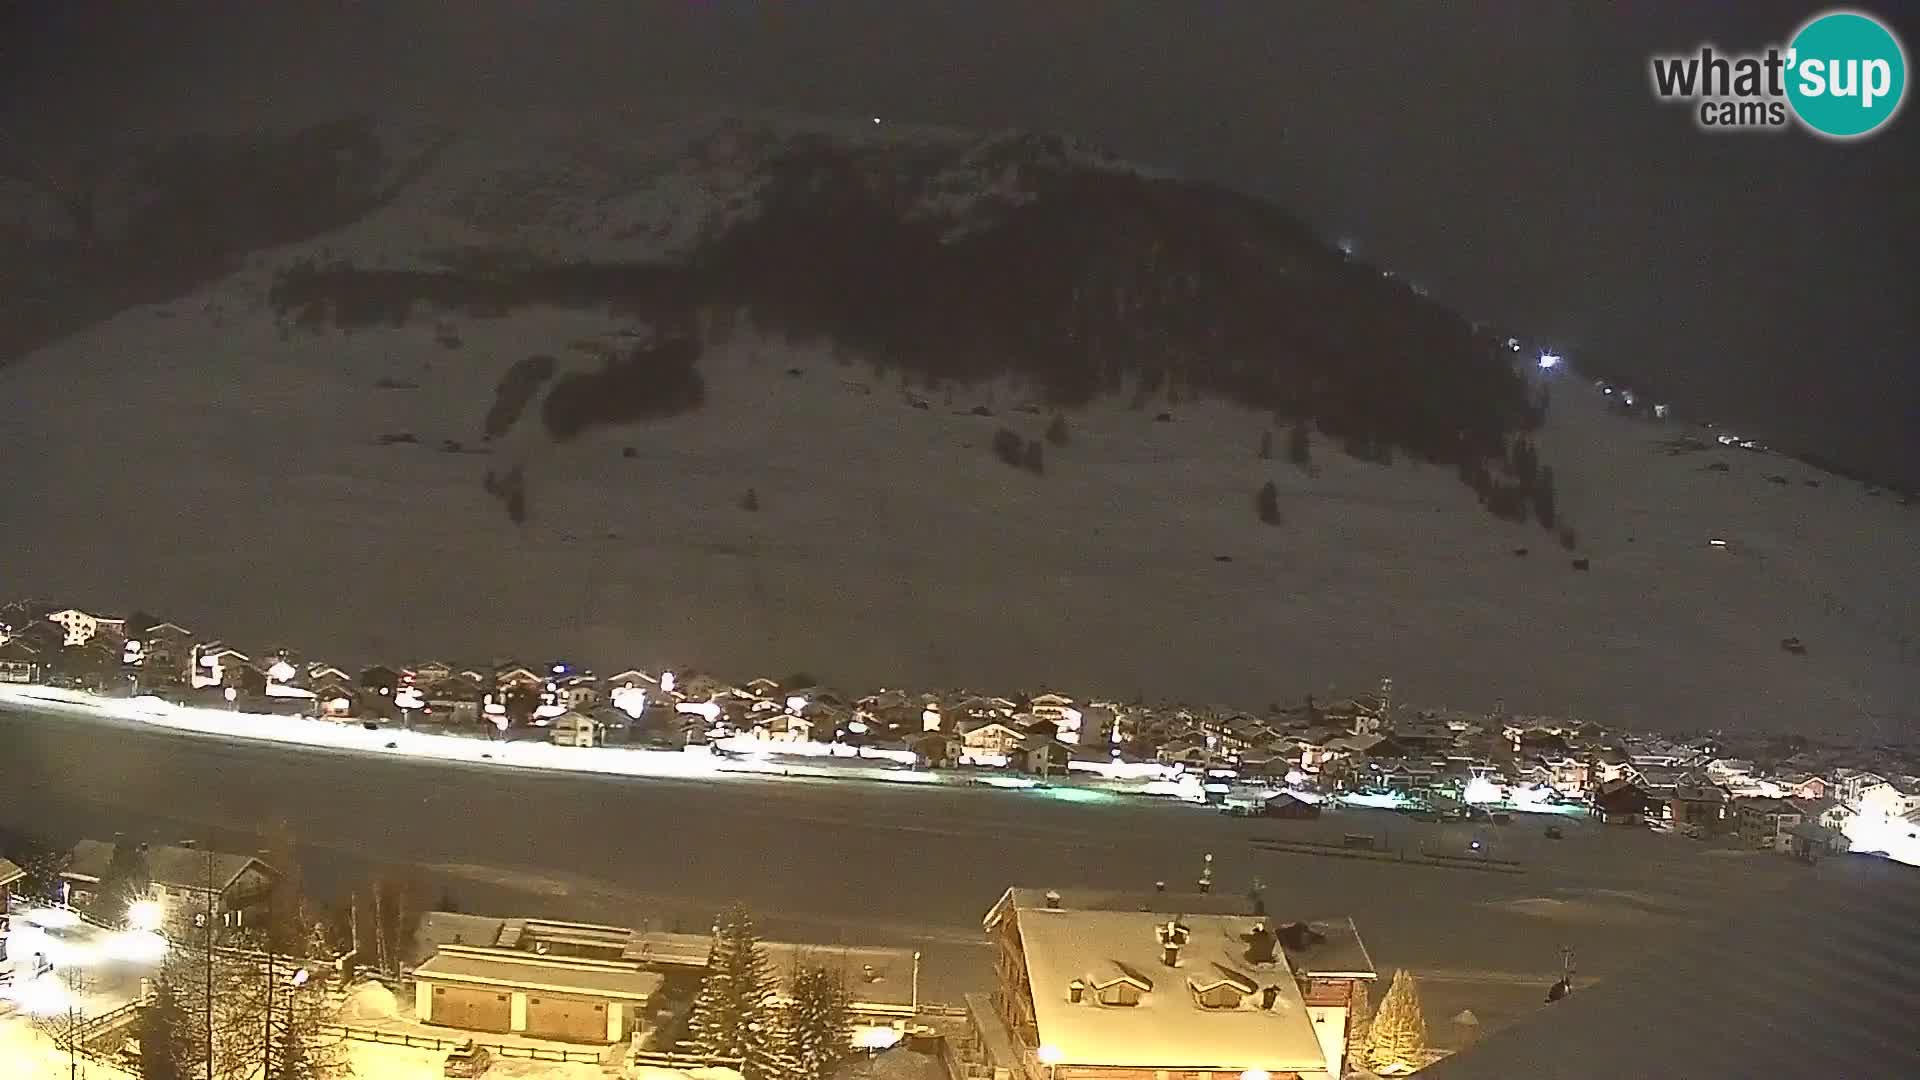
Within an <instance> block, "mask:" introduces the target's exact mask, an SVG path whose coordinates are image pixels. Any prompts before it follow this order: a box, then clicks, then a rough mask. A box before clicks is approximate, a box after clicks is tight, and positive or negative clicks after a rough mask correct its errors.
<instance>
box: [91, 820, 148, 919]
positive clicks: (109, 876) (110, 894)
mask: <svg viewBox="0 0 1920 1080" xmlns="http://www.w3.org/2000/svg"><path fill="white" fill-rule="evenodd" d="M152 888H153V879H152V872H151V871H150V870H148V868H147V852H146V849H145V847H144V846H143V845H140V844H136V843H134V842H133V841H131V840H128V839H127V838H126V837H124V836H121V837H115V838H114V841H113V854H112V855H111V856H110V857H109V858H108V859H107V869H106V871H105V872H103V873H102V874H101V875H100V884H99V886H98V887H96V888H95V890H94V895H93V910H92V915H93V917H94V918H96V919H99V920H100V921H101V922H104V923H107V924H109V925H112V926H118V925H120V924H121V922H123V921H125V919H126V917H127V906H128V905H129V904H132V903H133V902H134V901H135V900H141V899H144V898H145V897H146V895H147V893H148V891H149V890H151V889H152Z"/></svg>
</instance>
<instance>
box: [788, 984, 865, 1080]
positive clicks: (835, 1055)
mask: <svg viewBox="0 0 1920 1080" xmlns="http://www.w3.org/2000/svg"><path fill="white" fill-rule="evenodd" d="M786 1020H787V1030H786V1038H787V1052H788V1055H789V1056H790V1057H791V1058H792V1059H793V1066H794V1073H793V1075H794V1077H795V1078H796V1080H828V1078H829V1077H831V1076H832V1075H833V1074H834V1072H835V1071H836V1070H837V1069H838V1068H839V1067H840V1064H841V1063H842V1062H844V1061H845V1060H846V1059H847V1058H848V1057H849V1056H851V1051H850V1049H849V1047H850V1046H851V1045H852V1042H853V1036H852V1030H851V1024H850V1020H849V1016H848V1010H847V988H846V984H845V983H844V982H842V981H841V978H840V975H839V974H838V973H837V972H834V971H831V970H828V969H827V968H823V967H802V968H800V969H799V970H798V971H796V972H795V973H794V976H793V1004H792V1005H791V1006H789V1007H788V1008H787V1017H786Z"/></svg>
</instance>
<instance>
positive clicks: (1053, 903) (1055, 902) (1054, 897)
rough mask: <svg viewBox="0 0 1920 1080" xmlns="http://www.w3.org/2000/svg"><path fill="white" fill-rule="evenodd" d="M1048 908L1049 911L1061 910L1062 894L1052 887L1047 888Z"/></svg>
mask: <svg viewBox="0 0 1920 1080" xmlns="http://www.w3.org/2000/svg"><path fill="white" fill-rule="evenodd" d="M1047 910H1048V911H1059V910H1060V894H1059V893H1057V892H1055V891H1054V890H1052V889H1048V890H1047Z"/></svg>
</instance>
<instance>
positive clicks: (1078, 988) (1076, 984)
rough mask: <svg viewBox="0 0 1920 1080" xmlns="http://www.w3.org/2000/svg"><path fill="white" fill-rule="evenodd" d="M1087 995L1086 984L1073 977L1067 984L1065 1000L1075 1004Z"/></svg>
mask: <svg viewBox="0 0 1920 1080" xmlns="http://www.w3.org/2000/svg"><path fill="white" fill-rule="evenodd" d="M1086 996H1087V984H1086V983H1083V982H1081V981H1080V980H1079V979H1075V980H1073V981H1072V982H1070V983H1068V984H1067V1000H1068V1001H1070V1002H1072V1003H1073V1004H1075V1005H1078V1004H1080V1001H1081V999H1083V998H1085V997H1086Z"/></svg>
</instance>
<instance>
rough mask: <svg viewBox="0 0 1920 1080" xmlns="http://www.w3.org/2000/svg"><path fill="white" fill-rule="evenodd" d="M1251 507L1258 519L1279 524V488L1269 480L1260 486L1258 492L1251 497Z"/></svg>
mask: <svg viewBox="0 0 1920 1080" xmlns="http://www.w3.org/2000/svg"><path fill="white" fill-rule="evenodd" d="M1253 508H1254V511H1255V512H1256V513H1258V514H1259V515H1260V520H1261V521H1263V522H1265V523H1267V524H1268V525H1278V524H1280V489H1279V488H1277V487H1274V486H1273V481H1271V480H1269V481H1267V482H1266V483H1265V484H1262V485H1261V487H1260V493H1259V494H1258V495H1255V496H1254V497H1253Z"/></svg>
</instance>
